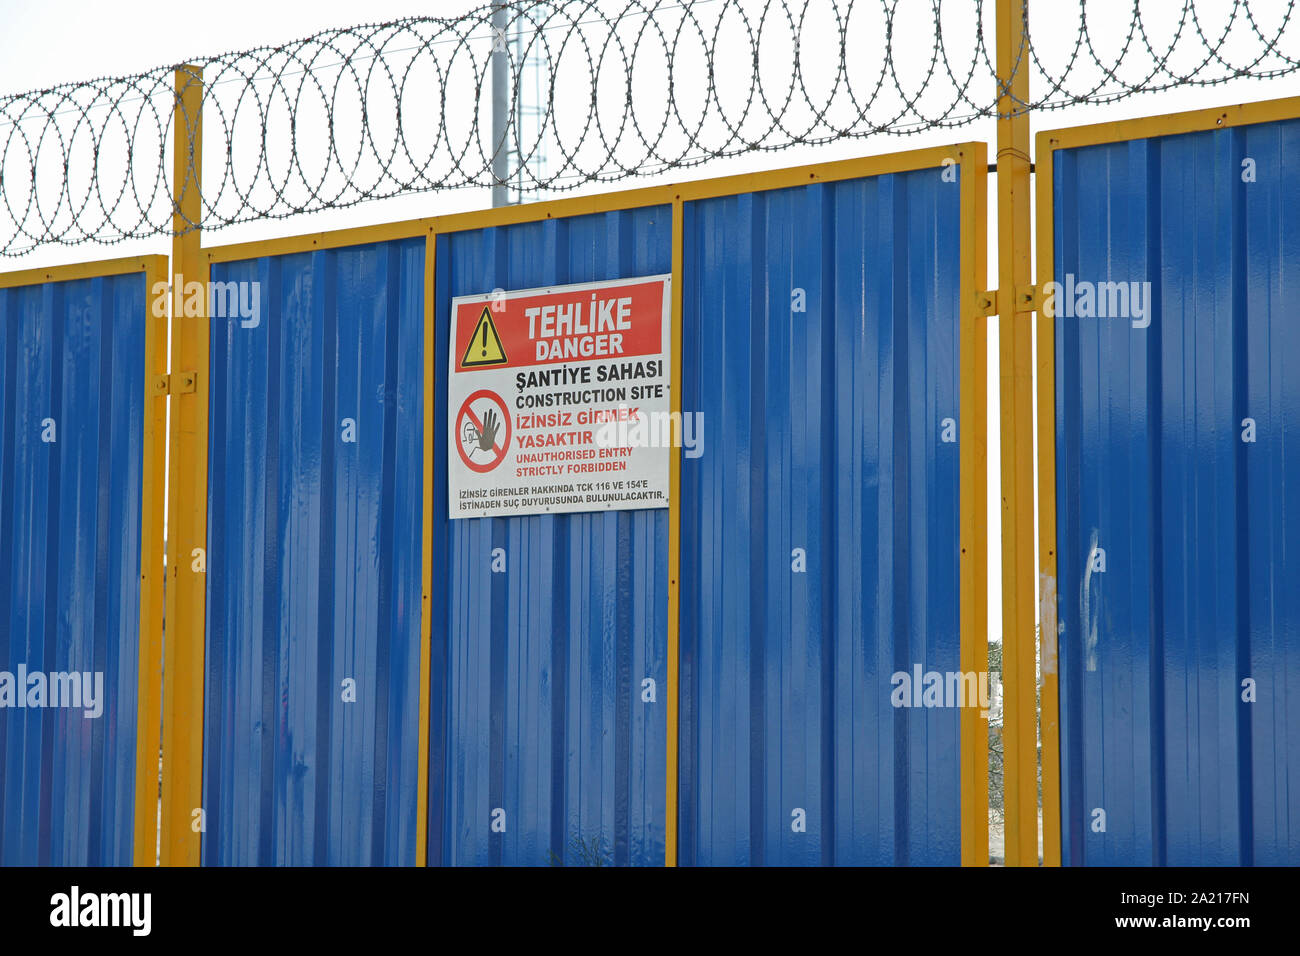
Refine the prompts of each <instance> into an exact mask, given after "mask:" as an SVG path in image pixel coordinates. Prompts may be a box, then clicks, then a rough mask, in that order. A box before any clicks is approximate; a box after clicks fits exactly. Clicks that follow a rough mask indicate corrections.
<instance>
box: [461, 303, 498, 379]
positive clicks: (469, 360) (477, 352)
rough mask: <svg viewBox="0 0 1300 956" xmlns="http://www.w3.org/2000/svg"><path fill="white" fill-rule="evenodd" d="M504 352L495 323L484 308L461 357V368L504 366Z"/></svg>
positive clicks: (490, 314)
mask: <svg viewBox="0 0 1300 956" xmlns="http://www.w3.org/2000/svg"><path fill="white" fill-rule="evenodd" d="M506 362H507V359H506V350H505V348H503V347H502V345H501V336H499V335H497V327H496V323H495V322H493V321H492V313H491V312H490V311H488V308H487V307H486V306H484V307H483V314H482V315H480V316H479V317H478V324H477V325H475V326H474V334H473V335H471V336H470V337H469V345H468V346H467V347H466V349H465V354H464V355H463V356H461V359H460V367H461V368H476V367H478V366H480V365H505V364H506Z"/></svg>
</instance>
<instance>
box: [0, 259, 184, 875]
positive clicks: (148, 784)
mask: <svg viewBox="0 0 1300 956" xmlns="http://www.w3.org/2000/svg"><path fill="white" fill-rule="evenodd" d="M136 272H141V273H143V274H144V280H145V354H144V405H143V408H144V430H143V442H142V461H141V467H142V471H141V485H140V634H139V645H138V653H139V659H138V668H139V677H138V685H137V692H136V739H135V811H134V814H133V819H134V824H133V828H134V840H133V847H132V859H133V861H134V863H135V865H136V866H153V865H154V852H155V848H156V846H157V840H158V745H159V740H158V735H159V720H160V718H161V716H162V703H161V689H162V663H163V659H162V627H163V617H162V605H163V467H164V462H165V461H166V455H167V451H166V444H165V442H164V441H163V433H164V430H165V428H166V421H167V391H166V388H165V387H164V385H165V378H164V376H165V373H166V371H167V318H166V313H165V312H164V314H163V315H162V316H158V315H155V314H154V309H153V302H154V298H155V295H156V293H155V291H154V290H155V289H156V288H157V286H158V284H159V283H162V284H163V285H166V282H167V278H166V277H167V257H166V256H129V257H126V258H121V259H104V260H100V261H98V262H82V263H77V264H76V265H69V266H55V267H52V268H48V269H25V270H22V271H18V272H4V273H0V289H13V288H18V287H21V286H31V285H43V284H45V283H47V282H73V281H76V280H79V279H100V278H109V277H112V276H123V275H131V274H132V273H136Z"/></svg>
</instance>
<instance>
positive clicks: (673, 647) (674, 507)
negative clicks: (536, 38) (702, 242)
mask: <svg viewBox="0 0 1300 956" xmlns="http://www.w3.org/2000/svg"><path fill="white" fill-rule="evenodd" d="M684 212H685V210H684V209H683V206H682V197H681V196H680V195H679V196H677V197H675V198H674V199H673V253H672V255H673V281H672V289H671V290H670V292H671V295H672V323H673V328H672V374H671V382H670V385H669V394H670V398H669V407H670V410H671V412H672V413H673V414H674V415H676V416H677V420H678V421H681V416H682V414H683V412H682V261H683V248H682V244H683V241H684V228H685V226H684V223H683V221H682V216H683V215H684ZM679 427H684V425H680V426H679ZM668 462H669V464H668V682H667V687H666V691H667V700H668V707H667V715H666V717H667V721H668V753H667V761H668V767H667V774H666V777H667V781H668V792H667V801H666V811H665V816H666V820H665V823H664V865H665V866H676V865H677V734H678V729H677V695H678V683H677V668H678V646H679V645H678V641H679V640H680V630H679V627H680V622H681V594H682V587H681V577H682V456H681V451H680V450H678V449H674V450H673V453H672V455H671V456H670V457H669V459H668Z"/></svg>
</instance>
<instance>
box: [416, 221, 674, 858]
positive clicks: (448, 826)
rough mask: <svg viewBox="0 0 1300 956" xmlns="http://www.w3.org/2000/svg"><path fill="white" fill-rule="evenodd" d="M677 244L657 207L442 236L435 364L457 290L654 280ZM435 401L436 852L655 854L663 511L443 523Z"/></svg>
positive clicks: (441, 391)
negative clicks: (496, 816)
mask: <svg viewBox="0 0 1300 956" xmlns="http://www.w3.org/2000/svg"><path fill="white" fill-rule="evenodd" d="M671 242H672V210H671V208H670V207H666V206H660V207H651V208H646V209H639V210H634V211H626V212H613V213H607V214H599V215H589V216H579V217H574V218H572V219H563V220H548V221H544V222H537V223H526V224H520V225H512V226H503V227H498V228H491V229H482V230H475V231H471V232H462V233H454V234H451V235H447V236H441V237H439V240H438V251H437V275H436V280H435V287H436V289H437V302H436V310H437V333H436V338H437V348H438V353H437V356H436V359H435V365H434V367H435V368H446V367H447V364H448V359H447V354H446V349H447V347H448V344H447V343H448V336H449V331H448V330H449V321H450V303H451V298H452V297H453V296H456V295H468V294H472V293H485V292H490V291H491V290H493V289H496V288H500V289H525V288H533V287H538V286H544V285H557V284H563V283H572V282H588V281H596V280H602V279H617V278H624V277H629V276H641V275H655V274H662V273H666V272H668V271H670V268H671ZM436 401H437V407H436V408H435V410H434V421H435V422H437V423H438V428H439V434H440V435H444V437H442V438H439V439H438V440H437V441H436V442H435V468H434V489H433V501H434V508H435V512H434V515H433V540H434V545H433V553H434V558H433V567H434V573H433V598H432V604H433V662H432V668H431V670H432V688H431V712H432V727H431V731H430V735H429V739H430V747H431V753H430V761H429V766H430V778H431V779H430V798H429V861H430V863H438V862H439V861H441V862H443V863H445V864H507V865H509V864H516V865H531V864H548V863H553V862H555V861H556V860H559V861H562V862H564V863H565V864H567V865H575V864H582V863H584V862H587V863H589V862H591V861H592V857H593V856H599V857H600V859H601V860H602V861H603V862H604V863H605V864H611V863H613V864H641V865H661V864H662V863H663V861H664V825H665V804H666V792H665V788H666V781H665V763H666V753H667V741H666V733H667V721H666V716H665V710H666V693H667V691H666V683H665V682H666V677H667V660H666V658H667V633H668V622H667V593H668V512H667V511H666V510H663V509H660V510H646V511H619V512H606V513H599V514H576V515H558V516H551V515H536V516H527V517H515V518H477V519H470V520H463V521H448V519H447V513H446V508H445V505H444V504H443V502H445V501H446V500H447V485H446V482H447V460H446V454H447V447H446V444H447V443H446V440H445V433H444V431H443V429H444V428H445V426H444V424H443V423H445V422H446V420H447V409H446V402H447V398H446V385H445V383H444V382H440V383H438V389H437V400H436ZM497 548H500V549H503V550H504V553H505V558H506V562H507V564H506V571H505V572H504V573H495V574H494V573H493V572H492V570H491V562H492V552H493V551H494V549H497ZM644 678H651V679H653V680H654V681H655V682H656V683H657V686H658V694H657V701H656V702H655V703H652V704H647V703H642V700H641V682H642V680H643V679H644ZM444 748H445V749H444ZM497 809H501V810H504V811H505V816H504V822H505V832H503V833H495V832H492V830H491V829H490V823H491V815H492V813H493V811H494V810H497Z"/></svg>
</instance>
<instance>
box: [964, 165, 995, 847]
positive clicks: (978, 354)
mask: <svg viewBox="0 0 1300 956" xmlns="http://www.w3.org/2000/svg"><path fill="white" fill-rule="evenodd" d="M957 157H958V159H959V160H960V163H961V229H962V237H961V303H962V304H961V333H960V336H961V338H960V345H959V347H958V353H959V356H960V359H961V400H960V401H961V405H960V414H959V416H958V419H957V420H958V422H959V426H958V427H959V428H960V431H961V444H960V445H959V446H958V447H959V448H960V455H961V459H960V464H959V469H960V473H961V491H960V495H961V508H960V511H961V669H962V671H963V672H964V673H968V674H980V673H987V671H988V667H989V646H988V609H989V602H988V586H989V580H988V494H987V492H988V424H987V423H988V387H987V382H988V318H987V317H986V316H985V314H984V312H983V311H982V310H981V309H979V308H978V307H977V303H976V293H977V292H978V291H980V290H982V289H983V288H984V287H985V285H987V283H988V250H987V245H988V220H987V218H986V216H987V210H988V172H987V169H988V150H987V149H986V148H985V146H984V144H983V143H971V144H967V145H966V146H963V147H962V148H961V150H960V151H959V152H958V154H957ZM988 784H989V722H988V714H987V713H981V712H980V711H979V710H978V709H977V708H975V707H963V708H962V710H961V862H962V866H988V865H989V786H988Z"/></svg>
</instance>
